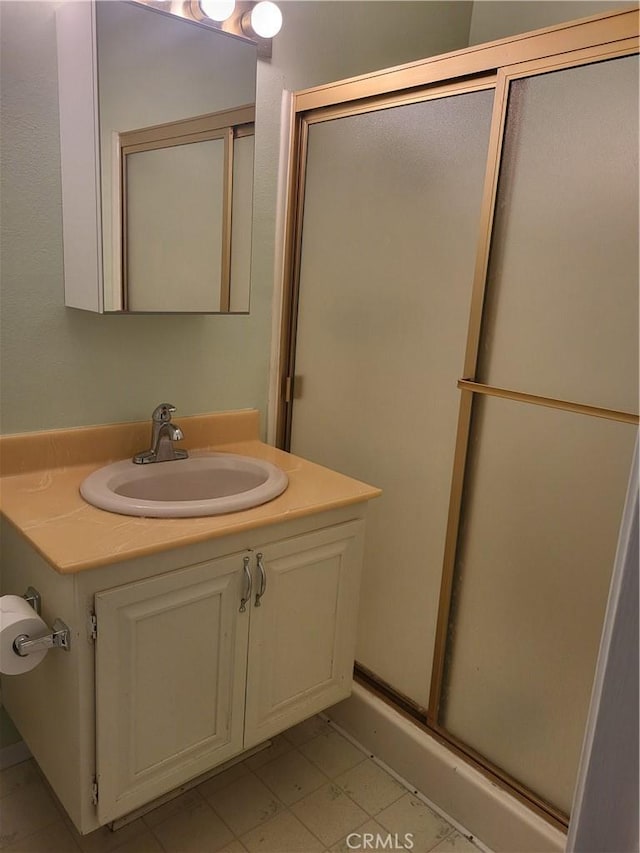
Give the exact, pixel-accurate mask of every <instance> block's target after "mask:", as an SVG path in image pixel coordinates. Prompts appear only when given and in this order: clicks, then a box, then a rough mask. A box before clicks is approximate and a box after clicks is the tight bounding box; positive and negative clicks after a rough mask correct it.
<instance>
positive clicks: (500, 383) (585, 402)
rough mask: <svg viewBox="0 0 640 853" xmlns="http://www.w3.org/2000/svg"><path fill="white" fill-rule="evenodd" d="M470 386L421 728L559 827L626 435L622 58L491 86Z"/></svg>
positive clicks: (634, 230) (625, 463) (632, 338)
mask: <svg viewBox="0 0 640 853" xmlns="http://www.w3.org/2000/svg"><path fill="white" fill-rule="evenodd" d="M477 381H478V383H481V385H480V386H478V387H477V388H476V390H475V394H474V398H473V420H472V428H471V432H470V438H469V450H468V455H467V461H466V469H465V480H464V491H463V503H462V511H461V516H460V527H459V538H458V545H457V551H456V559H455V569H454V575H453V594H452V601H451V611H450V617H449V626H448V636H447V646H446V665H445V672H444V684H443V694H442V701H441V705H440V708H439V715H438V722H439V724H440V725H441V726H442V727H443V728H444V729H445V730H446V731H447V732H448V733H449V734H450V735H453V736H454V737H455V738H456V739H457V740H458V741H459V742H461V743H463V744H465V745H466V746H467V747H470V748H471V749H472V750H474V751H475V753H476V754H478V755H480V756H483V758H484V759H487V760H488V761H489V762H490V763H491V764H492V765H493V766H494V767H497V768H499V769H500V770H501V771H503V772H504V773H506V774H508V776H509V777H511V779H512V780H515V782H516V783H518V784H520V785H521V786H523V787H524V788H525V789H527V790H528V791H530V792H533V794H534V795H535V796H536V797H537V798H538V801H539V802H542V803H543V804H548V806H549V807H550V809H549V810H550V811H552V813H555V814H560V815H561V814H565V815H567V814H568V813H569V810H570V807H571V799H572V794H573V787H574V783H575V778H576V772H577V767H578V760H579V755H580V748H581V744H582V738H583V733H584V727H585V722H586V716H587V711H588V705H589V697H590V692H591V686H592V681H593V676H594V672H595V664H596V658H597V653H598V644H599V640H600V634H601V631H602V624H603V618H604V612H605V606H606V601H607V594H608V588H609V581H610V577H611V571H612V568H613V560H614V555H615V549H616V543H617V538H618V528H619V525H620V520H621V514H622V507H623V503H624V497H625V492H626V488H627V480H628V476H629V471H630V466H631V460H632V455H633V447H634V442H635V436H636V432H637V427H636V425H634V416H636V417H635V422H636V423H637V411H638V59H637V57H625V58H618V59H613V60H608V61H606V62H599V63H594V64H590V65H582V66H579V67H575V68H568V69H563V70H558V71H553V72H551V73H546V74H539V75H535V76H530V77H527V78H525V79H517V80H515V81H513V82H512V83H511V89H510V93H509V101H508V109H507V122H506V134H505V139H504V147H503V155H502V164H501V170H500V178H499V183H498V195H497V201H496V214H495V223H494V229H493V235H492V243H491V252H490V262H489V271H488V277H487V291H486V300H485V310H484V318H483V325H482V334H481V340H480V359H479V369H478V375H477ZM467 385H468V387H469V388H470V389H471V390H474V389H473V388H472V383H468V384H467ZM505 389H507V390H509V391H513V392H516V394H521V395H525V394H526V395H531V397H532V398H538V399H537V401H536V400H535V399H530V400H529V401H523V400H522V399H518V398H517V397H513V398H512V399H499V398H498V396H495V395H496V392H501V391H503V390H505ZM467 393H468V392H467ZM492 395H493V396H492ZM541 398H546V400H545V399H541ZM531 402H538V403H541V405H531ZM550 404H551V405H553V406H555V405H559V407H560V409H562V408H563V407H564V408H565V411H562V410H558V409H557V408H551V407H549V405H550ZM573 404H578V406H574V405H573ZM580 407H582V410H580ZM586 407H592V408H591V410H587V409H586Z"/></svg>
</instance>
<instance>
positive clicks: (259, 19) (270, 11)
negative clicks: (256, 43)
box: [251, 0, 282, 39]
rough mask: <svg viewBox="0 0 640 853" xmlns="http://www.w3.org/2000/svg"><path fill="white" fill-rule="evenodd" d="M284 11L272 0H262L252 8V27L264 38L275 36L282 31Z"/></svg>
mask: <svg viewBox="0 0 640 853" xmlns="http://www.w3.org/2000/svg"><path fill="white" fill-rule="evenodd" d="M281 26H282V12H281V11H280V9H278V7H277V6H276V4H275V3H272V2H271V0H261V2H260V3H256V5H255V6H254V7H253V9H252V10H251V28H252V29H253V31H254V33H255V34H256V35H257V36H260V37H261V38H263V39H270V38H273V37H274V36H275V35H277V34H278V33H279V32H280V27H281Z"/></svg>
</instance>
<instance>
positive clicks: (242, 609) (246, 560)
mask: <svg viewBox="0 0 640 853" xmlns="http://www.w3.org/2000/svg"><path fill="white" fill-rule="evenodd" d="M250 559H251V558H250V557H245V558H244V560H243V561H242V568H243V569H244V574H245V577H246V579H247V587H246V589H245V591H244V597H243V598H241V599H240V613H244V612H245V611H246V609H247V601H249V599H250V598H251V583H252V581H251V569H250V568H249V562H250Z"/></svg>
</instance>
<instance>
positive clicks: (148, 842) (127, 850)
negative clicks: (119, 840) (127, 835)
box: [114, 829, 164, 853]
mask: <svg viewBox="0 0 640 853" xmlns="http://www.w3.org/2000/svg"><path fill="white" fill-rule="evenodd" d="M114 853H164V851H163V849H162V845H161V844H160V842H159V841H158V839H157V838H156V837H155V835H154V834H153V833H152V832H151V830H150V829H149V830H147V831H146V832H143V833H142V835H138V836H137V838H132V839H131V841H127V842H125V843H124V844H122V845H121V846H120V847H116V849H115V851H114Z"/></svg>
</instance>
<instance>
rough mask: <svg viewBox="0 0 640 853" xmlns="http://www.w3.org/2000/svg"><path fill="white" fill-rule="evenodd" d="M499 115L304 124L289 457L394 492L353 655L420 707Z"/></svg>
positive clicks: (471, 103) (380, 526)
mask: <svg viewBox="0 0 640 853" xmlns="http://www.w3.org/2000/svg"><path fill="white" fill-rule="evenodd" d="M492 104H493V90H492V89H489V90H480V91H473V92H467V93H464V94H458V95H455V96H453V95H449V96H440V97H438V98H436V99H432V100H424V101H422V102H420V103H413V104H407V105H402V106H392V107H388V108H385V109H378V110H377V111H375V112H368V113H365V114H361V115H350V116H346V117H343V118H335V119H332V120H330V121H321V122H319V123H314V124H311V125H310V127H309V138H308V156H307V162H306V183H305V196H304V198H305V202H304V229H303V238H302V249H301V266H300V279H299V310H298V327H297V348H296V361H295V365H296V369H295V373H296V389H297V390H296V397H295V400H294V404H293V417H292V433H291V435H292V438H291V444H290V446H291V450H292V452H294V453H298V454H300V455H301V456H305V457H307V458H310V459H312V460H315V461H317V462H319V463H321V464H324V465H327V466H329V467H331V468H335V469H337V470H338V471H342V472H344V473H345V474H348V475H351V476H353V477H356V478H360V479H362V480H365V481H368V482H370V483H373V484H375V485H377V486H380V487H381V488H382V489H383V496H382V497H381V498H380V499H378V500H376V501H374V502H373V503H372V504H371V506H370V509H369V513H370V515H369V519H370V521H369V523H368V526H367V537H366V554H365V569H364V577H363V584H362V594H361V607H360V616H359V640H358V648H357V660H358V662H359V663H360V664H361V665H363V666H364V667H366V668H367V669H369V670H370V671H372V672H373V673H374V674H375V675H376V676H377V677H378V678H381V679H382V680H384V681H385V682H387V683H388V684H389V685H391V687H393V688H394V689H395V690H396V691H398V692H399V693H401V694H404V695H405V696H406V697H408V698H409V699H410V700H411V701H412V702H413V703H414V704H416V705H418V706H419V707H426V705H427V701H428V688H429V679H430V672H431V661H432V655H433V644H434V636H435V624H436V616H437V606H438V593H439V588H440V577H441V571H442V558H443V550H444V540H445V531H446V521H447V507H448V501H449V486H450V479H451V466H452V460H453V453H454V443H455V433H456V419H457V408H458V391H457V390H456V380H457V379H458V377H459V376H460V372H461V369H462V364H463V357H464V346H465V337H466V331H467V320H468V311H469V300H470V295H471V286H472V281H473V270H474V262H475V246H476V239H477V229H478V220H479V212H480V205H481V197H482V190H483V181H484V173H485V160H486V156H487V148H488V137H489V126H490V121H491V112H492ZM300 390H301V393H300V396H298V391H300Z"/></svg>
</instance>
